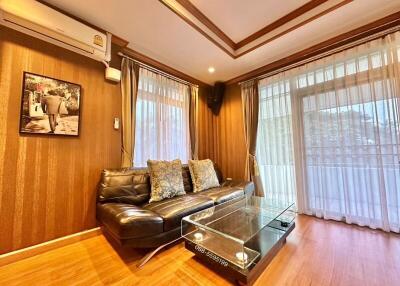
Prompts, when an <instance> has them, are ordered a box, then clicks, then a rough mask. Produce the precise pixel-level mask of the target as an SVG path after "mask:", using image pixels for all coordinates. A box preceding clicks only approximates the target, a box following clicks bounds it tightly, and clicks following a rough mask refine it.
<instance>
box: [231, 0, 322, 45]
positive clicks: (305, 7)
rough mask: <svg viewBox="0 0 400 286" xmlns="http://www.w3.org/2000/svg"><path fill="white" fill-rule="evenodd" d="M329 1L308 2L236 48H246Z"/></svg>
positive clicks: (249, 37) (244, 40) (242, 41)
mask: <svg viewBox="0 0 400 286" xmlns="http://www.w3.org/2000/svg"><path fill="white" fill-rule="evenodd" d="M327 1H328V0H314V1H310V2H307V3H306V4H304V5H303V6H300V7H299V8H297V9H296V10H293V11H292V12H290V13H289V14H287V15H285V16H283V17H281V18H279V19H278V20H276V21H274V22H273V23H271V24H269V25H267V26H265V27H264V28H262V29H260V30H259V31H257V32H255V33H253V34H251V35H250V36H248V37H246V38H244V39H243V40H241V41H239V42H238V43H236V48H237V49H238V48H241V47H244V46H245V45H247V44H249V43H251V42H253V41H254V40H256V39H258V38H260V37H262V36H264V35H265V34H267V33H269V32H271V31H273V30H275V29H276V28H278V27H280V26H282V25H283V24H285V23H287V22H289V21H292V20H293V19H295V18H297V17H299V16H301V15H303V14H305V13H307V12H308V11H311V10H312V9H314V8H316V7H318V6H320V5H322V4H323V3H325V2H327Z"/></svg>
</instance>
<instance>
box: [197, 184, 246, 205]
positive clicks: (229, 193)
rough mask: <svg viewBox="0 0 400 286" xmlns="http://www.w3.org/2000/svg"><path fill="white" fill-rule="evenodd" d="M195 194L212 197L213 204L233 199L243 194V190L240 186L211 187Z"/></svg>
mask: <svg viewBox="0 0 400 286" xmlns="http://www.w3.org/2000/svg"><path fill="white" fill-rule="evenodd" d="M195 195H198V196H207V197H208V198H210V199H212V200H213V201H214V203H215V204H217V205H218V204H222V203H224V202H227V201H229V200H233V199H236V198H239V197H242V196H244V191H243V189H242V188H236V187H230V186H227V187H216V188H211V189H208V190H206V191H201V192H198V193H196V194H195Z"/></svg>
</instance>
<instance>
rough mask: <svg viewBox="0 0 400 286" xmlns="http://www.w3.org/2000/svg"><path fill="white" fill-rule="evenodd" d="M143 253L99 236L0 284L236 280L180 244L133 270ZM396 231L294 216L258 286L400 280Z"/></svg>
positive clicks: (4, 274) (28, 263)
mask: <svg viewBox="0 0 400 286" xmlns="http://www.w3.org/2000/svg"><path fill="white" fill-rule="evenodd" d="M145 253H146V251H145V250H134V249H122V248H120V247H117V246H115V245H114V244H113V243H110V242H109V241H108V240H107V239H106V237H104V236H103V235H98V236H96V237H93V238H89V239H86V240H83V241H79V242H77V243H74V244H71V245H67V246H64V247H61V248H58V249H54V250H51V251H48V252H46V253H43V254H40V255H37V256H34V257H30V258H27V259H24V260H21V261H18V262H15V263H12V264H8V265H5V266H3V267H0V285H7V286H11V285H41V286H43V285H143V286H151V285H157V286H158V285H173V286H179V285H185V286H186V285H189V286H190V285H193V286H197V285H233V284H234V281H232V280H229V279H227V278H224V277H221V276H219V275H218V274H217V273H215V272H213V271H212V270H211V269H209V268H207V266H205V265H203V264H201V263H200V262H199V261H198V260H197V259H196V258H195V257H194V256H193V254H192V253H191V252H189V251H187V250H186V249H185V248H184V245H183V243H178V244H175V245H173V246H171V247H169V248H167V249H166V250H165V251H163V252H161V253H160V254H158V255H157V256H155V257H154V258H153V259H152V260H150V262H149V263H147V264H146V265H145V266H144V267H143V268H141V269H138V268H137V267H136V264H137V262H138V261H139V259H140V258H141V257H142V256H143V255H144V254H145ZM399 253H400V236H399V235H396V234H393V233H384V232H382V231H378V230H376V231H375V230H371V229H368V228H362V227H357V226H351V225H346V224H344V223H340V222H333V221H325V220H321V219H317V218H313V217H309V216H302V215H301V216H298V218H297V220H296V228H295V230H294V231H293V232H292V233H291V234H290V235H289V237H288V240H287V243H286V244H285V246H284V247H283V248H282V249H281V251H280V252H279V254H278V255H277V256H276V257H275V258H274V260H273V261H272V263H271V264H270V265H269V266H268V267H267V269H266V270H265V271H264V272H263V274H262V275H261V277H260V278H259V279H258V280H257V282H256V285H259V286H261V285H262V286H265V285H317V286H325V285H326V286H336V285H343V286H347V285H351V286H354V285H355V286H357V285H362V286H368V285H379V286H380V285H389V286H391V285H393V286H394V285H399V281H400V255H399Z"/></svg>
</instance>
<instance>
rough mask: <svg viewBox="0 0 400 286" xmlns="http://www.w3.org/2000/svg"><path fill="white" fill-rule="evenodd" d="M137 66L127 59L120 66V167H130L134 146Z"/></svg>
mask: <svg viewBox="0 0 400 286" xmlns="http://www.w3.org/2000/svg"><path fill="white" fill-rule="evenodd" d="M138 80H139V65H138V64H136V63H135V62H134V61H132V60H129V59H127V58H123V59H122V65H121V94H122V120H121V123H122V124H121V125H122V160H121V162H122V163H121V166H122V167H124V168H125V167H132V165H133V156H134V144H135V121H136V101H137V90H138Z"/></svg>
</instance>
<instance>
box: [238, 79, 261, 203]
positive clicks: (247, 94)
mask: <svg viewBox="0 0 400 286" xmlns="http://www.w3.org/2000/svg"><path fill="white" fill-rule="evenodd" d="M241 94H242V107H243V120H244V133H245V140H246V148H247V158H246V167H245V168H246V169H245V172H246V173H245V174H246V176H247V179H250V180H252V181H253V182H254V186H255V193H254V195H255V196H260V197H263V196H264V188H263V186H262V182H261V177H260V172H259V169H258V164H257V158H256V143H257V129H258V112H259V96H258V81H250V82H245V83H243V84H242V85H241Z"/></svg>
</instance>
